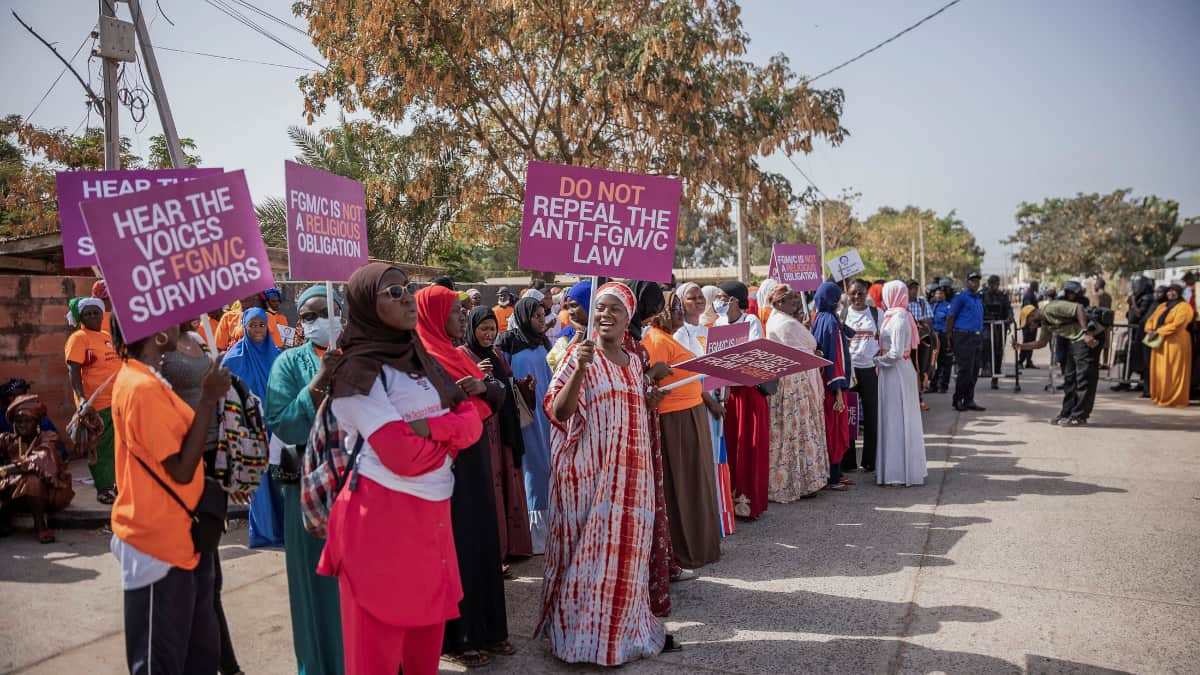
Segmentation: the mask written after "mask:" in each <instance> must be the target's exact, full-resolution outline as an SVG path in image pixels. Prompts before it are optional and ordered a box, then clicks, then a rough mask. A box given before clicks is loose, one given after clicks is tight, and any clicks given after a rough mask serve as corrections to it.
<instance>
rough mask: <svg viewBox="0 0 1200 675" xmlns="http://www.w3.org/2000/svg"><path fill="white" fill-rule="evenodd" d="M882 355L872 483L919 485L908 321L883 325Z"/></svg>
mask: <svg viewBox="0 0 1200 675" xmlns="http://www.w3.org/2000/svg"><path fill="white" fill-rule="evenodd" d="M879 337H880V346H881V349H882V350H883V353H882V354H880V355H879V356H876V357H875V363H876V365H878V366H879V445H878V455H877V457H876V460H875V482H877V483H879V484H880V485H922V484H924V483H925V476H926V475H927V474H928V471H926V469H925V431H924V429H923V427H922V424H921V400H920V397H919V396H918V395H917V371H916V369H915V368H913V363H912V361H911V360H910V359H909V348H910V347H911V346H912V327H911V325H910V324H909V322H908V321H885V322H884V325H883V329H882V330H881V331H880V336H879Z"/></svg>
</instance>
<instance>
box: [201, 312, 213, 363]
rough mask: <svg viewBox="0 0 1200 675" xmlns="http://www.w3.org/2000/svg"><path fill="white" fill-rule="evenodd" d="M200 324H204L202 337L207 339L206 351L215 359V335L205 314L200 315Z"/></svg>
mask: <svg viewBox="0 0 1200 675" xmlns="http://www.w3.org/2000/svg"><path fill="white" fill-rule="evenodd" d="M200 325H201V326H204V337H205V339H207V340H208V353H209V354H211V355H212V360H213V361H216V360H217V336H216V335H214V334H213V329H212V322H211V321H209V320H208V315H207V314H201V315H200Z"/></svg>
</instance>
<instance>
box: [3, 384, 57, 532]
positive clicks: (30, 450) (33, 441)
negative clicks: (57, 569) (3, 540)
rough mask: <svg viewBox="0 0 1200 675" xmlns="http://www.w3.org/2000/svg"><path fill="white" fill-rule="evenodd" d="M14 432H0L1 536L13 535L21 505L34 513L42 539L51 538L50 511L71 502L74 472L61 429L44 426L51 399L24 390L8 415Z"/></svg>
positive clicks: (34, 519)
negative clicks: (61, 445)
mask: <svg viewBox="0 0 1200 675" xmlns="http://www.w3.org/2000/svg"><path fill="white" fill-rule="evenodd" d="M5 417H6V418H7V419H8V422H9V423H10V424H12V428H13V431H12V433H0V536H7V535H9V534H10V533H11V532H12V530H11V527H10V522H11V519H12V515H13V513H15V512H16V511H17V510H18V509H21V510H23V511H28V512H29V513H30V514H32V515H33V529H35V530H37V537H38V541H40V542H42V543H43V544H49V543H52V542H53V541H54V532H52V531H51V530H50V527H49V526H48V525H47V524H46V513H47V512H52V511H59V510H61V509H64V508H66V506H67V504H70V503H71V498H72V497H74V496H75V491H74V490H73V489H71V474H70V473H68V472H67V467H66V465H65V464H64V463H63V462H62V461H61V458H60V455H59V453H58V434H56V433H54V432H53V431H42V429H41V425H42V420H44V419H45V418H46V405H45V404H44V403H42V402H41V400H39V399H38V397H37V395H36V394H26V395H24V396H18V397H17V398H16V399H14V400H13V402H12V403H11V404H10V405H9V406H8V411H7V413H6V415H5Z"/></svg>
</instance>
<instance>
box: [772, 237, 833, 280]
mask: <svg viewBox="0 0 1200 675" xmlns="http://www.w3.org/2000/svg"><path fill="white" fill-rule="evenodd" d="M767 277H768V278H771V279H774V280H775V281H778V282H779V283H781V284H787V285H788V286H790V287H791V289H792V290H793V291H815V290H817V287H818V286H820V285H821V254H820V253H819V252H818V251H817V245H816V244H775V245H774V246H772V247H771V267H770V271H769V272H768V273H767Z"/></svg>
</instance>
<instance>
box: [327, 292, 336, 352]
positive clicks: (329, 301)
mask: <svg viewBox="0 0 1200 675" xmlns="http://www.w3.org/2000/svg"><path fill="white" fill-rule="evenodd" d="M325 307H326V309H325V312H326V313H327V314H328V315H329V351H333V350H335V349H337V339H338V332H339V331H337V330H335V329H334V321H333V311H332V310H333V307H334V302H333V282H332V281H326V282H325ZM338 328H340V326H339V327H338Z"/></svg>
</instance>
